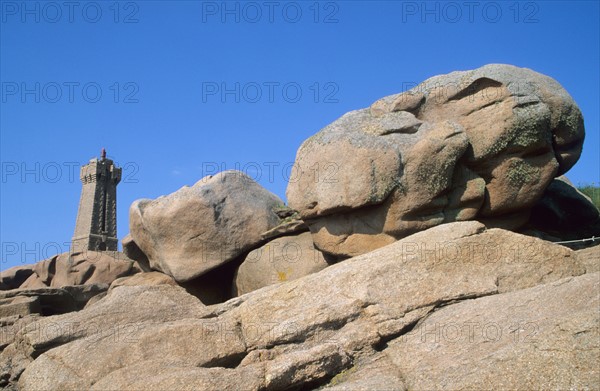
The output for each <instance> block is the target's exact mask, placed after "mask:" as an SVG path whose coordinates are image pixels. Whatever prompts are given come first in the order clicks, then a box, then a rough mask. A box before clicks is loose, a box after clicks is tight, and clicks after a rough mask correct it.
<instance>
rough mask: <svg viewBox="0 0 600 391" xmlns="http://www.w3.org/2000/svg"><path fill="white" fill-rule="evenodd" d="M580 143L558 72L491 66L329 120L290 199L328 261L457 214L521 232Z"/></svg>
mask: <svg viewBox="0 0 600 391" xmlns="http://www.w3.org/2000/svg"><path fill="white" fill-rule="evenodd" d="M583 139H584V127H583V117H582V115H581V112H580V110H579V108H578V107H577V105H576V104H575V102H574V101H573V99H572V98H571V97H570V96H569V94H568V93H567V92H566V91H565V90H564V89H563V88H562V87H561V86H560V85H559V84H558V83H557V82H556V81H555V80H553V79H551V78H549V77H547V76H544V75H541V74H539V73H536V72H534V71H532V70H529V69H525V68H517V67H514V66H510V65H499V64H492V65H486V66H484V67H482V68H478V69H476V70H472V71H465V72H453V73H450V74H447V75H441V76H436V77H433V78H431V79H428V80H426V81H425V82H423V83H421V84H420V85H418V86H417V87H415V88H414V89H412V90H410V91H407V92H405V93H401V94H397V95H392V96H388V97H385V98H382V99H380V100H378V101H377V102H375V103H373V105H371V107H369V108H366V109H361V110H357V111H352V112H349V113H347V114H345V115H344V116H342V117H341V118H339V119H338V120H336V121H335V122H333V123H332V124H330V125H329V126H327V127H325V128H324V129H323V130H321V131H320V132H319V133H317V134H316V135H314V136H313V137H311V138H309V139H308V140H306V141H305V142H304V143H303V144H302V146H301V147H300V149H299V150H298V153H297V156H296V161H295V164H294V168H293V170H292V175H291V178H290V183H289V185H288V188H287V198H288V201H289V204H290V207H292V208H294V209H296V210H298V211H299V213H300V215H301V217H302V218H303V219H304V220H305V222H306V223H307V224H308V225H309V227H310V230H311V232H312V234H313V239H314V242H315V245H316V247H317V248H318V249H319V250H322V251H324V252H325V253H327V254H329V255H330V256H332V257H341V258H345V257H349V256H354V255H358V254H362V253H365V252H368V251H371V250H373V249H376V248H379V247H381V246H384V245H386V244H389V243H392V242H394V241H395V240H397V239H399V238H402V237H405V236H407V235H409V234H411V233H414V232H417V231H420V230H424V229H427V228H430V227H433V226H435V225H438V224H442V223H447V222H452V221H464V220H475V219H477V220H481V221H484V222H485V223H486V225H487V226H489V227H502V228H506V229H516V228H519V227H520V226H522V225H523V224H525V223H526V222H527V220H528V218H529V210H530V209H531V207H533V206H534V204H535V203H536V202H537V201H538V200H539V199H540V198H541V197H542V195H543V194H544V191H545V189H546V188H547V187H548V185H549V184H550V183H551V181H552V180H553V178H554V177H555V176H557V175H561V174H563V173H564V172H566V171H567V170H568V169H569V168H571V167H572V166H573V164H574V163H575V162H576V161H577V159H578V158H579V154H580V152H581V148H582V143H583Z"/></svg>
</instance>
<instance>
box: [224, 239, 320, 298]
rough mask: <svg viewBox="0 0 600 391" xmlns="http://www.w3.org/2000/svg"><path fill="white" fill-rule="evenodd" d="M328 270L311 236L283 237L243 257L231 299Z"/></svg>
mask: <svg viewBox="0 0 600 391" xmlns="http://www.w3.org/2000/svg"><path fill="white" fill-rule="evenodd" d="M327 266H328V264H327V262H326V261H325V259H324V258H323V254H321V252H320V251H319V250H317V249H315V247H314V245H313V241H312V237H311V234H310V232H303V233H301V234H300V235H297V236H282V237H279V238H277V239H274V240H272V241H270V242H269V243H267V244H265V245H264V246H262V247H260V248H258V249H256V250H253V251H251V252H250V253H249V254H248V256H246V259H245V260H244V262H243V263H242V264H241V265H240V267H239V268H238V270H237V272H236V275H235V292H234V295H236V296H238V295H243V294H245V293H248V292H252V291H254V290H256V289H259V288H262V287H265V286H267V285H272V284H277V283H280V282H285V281H291V280H295V279H297V278H300V277H302V276H306V275H308V274H312V273H316V272H318V271H319V270H322V269H324V268H326V267H327Z"/></svg>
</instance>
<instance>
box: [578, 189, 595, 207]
mask: <svg viewBox="0 0 600 391" xmlns="http://www.w3.org/2000/svg"><path fill="white" fill-rule="evenodd" d="M577 189H578V190H579V191H580V192H582V193H583V194H585V195H586V196H588V197H590V198H591V199H592V202H593V203H594V205H596V207H597V208H599V209H600V186H599V185H598V184H597V183H592V184H588V183H585V184H579V186H577Z"/></svg>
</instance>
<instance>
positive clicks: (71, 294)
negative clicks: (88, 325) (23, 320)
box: [0, 284, 108, 318]
mask: <svg viewBox="0 0 600 391" xmlns="http://www.w3.org/2000/svg"><path fill="white" fill-rule="evenodd" d="M107 289H108V284H87V285H73V286H63V287H60V288H54V287H53V288H50V287H42V288H34V289H30V288H26V289H22V288H19V289H12V290H9V291H4V292H0V314H2V315H1V316H0V318H2V317H4V316H12V315H22V316H23V315H27V314H41V315H45V316H49V315H55V314H64V313H67V312H71V311H77V310H80V309H82V308H83V307H84V306H85V304H86V303H87V302H88V300H90V299H91V298H92V297H94V296H96V295H98V294H100V293H102V292H105V291H106V290H107ZM16 303H21V304H19V305H17V306H15V304H16ZM25 307H27V310H26V311H25ZM23 311H25V312H23Z"/></svg>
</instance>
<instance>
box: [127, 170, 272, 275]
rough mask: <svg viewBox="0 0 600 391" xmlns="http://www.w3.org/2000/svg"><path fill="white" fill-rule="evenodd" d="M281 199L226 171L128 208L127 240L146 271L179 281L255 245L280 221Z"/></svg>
mask: <svg viewBox="0 0 600 391" xmlns="http://www.w3.org/2000/svg"><path fill="white" fill-rule="evenodd" d="M283 206H284V205H283V201H282V200H281V199H279V197H277V196H276V195H274V194H272V193H270V192H269V191H267V190H266V189H264V188H263V187H261V186H260V185H259V184H258V183H256V182H255V181H253V180H252V179H251V178H250V177H248V176H247V175H245V174H244V173H242V172H239V171H224V172H221V173H219V174H216V175H214V176H212V175H211V176H207V177H205V178H202V179H201V180H199V181H198V182H197V183H196V184H195V185H194V186H192V187H187V186H186V187H183V188H181V189H179V190H178V191H176V192H175V193H172V194H170V195H168V196H163V197H159V198H157V199H156V200H149V199H142V200H138V201H135V202H134V203H133V204H132V205H131V207H130V209H129V226H130V232H131V237H132V238H133V241H134V242H135V244H136V245H137V246H138V247H139V249H140V250H141V251H142V252H143V253H144V254H145V255H146V256H147V257H148V260H149V264H150V267H151V268H152V269H153V270H157V271H160V272H163V273H165V274H168V275H170V276H172V277H173V278H174V279H175V280H176V281H178V282H185V281H189V280H191V279H194V278H196V277H199V276H201V275H203V274H205V273H207V272H209V271H210V270H212V269H214V268H216V267H218V266H220V265H223V264H225V263H227V262H230V261H232V260H234V259H236V258H237V257H240V256H241V255H243V254H245V253H247V252H248V251H250V250H252V249H253V248H254V247H257V246H259V245H260V244H261V242H262V241H263V238H262V234H264V233H266V232H267V231H270V230H272V229H274V228H275V227H277V226H278V225H280V224H281V223H282V219H281V218H280V217H279V215H278V214H277V212H278V210H279V209H282V208H283Z"/></svg>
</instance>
